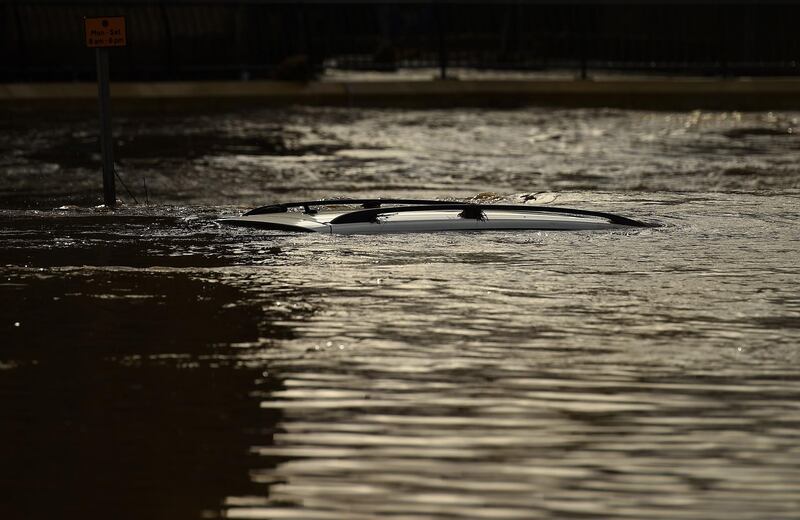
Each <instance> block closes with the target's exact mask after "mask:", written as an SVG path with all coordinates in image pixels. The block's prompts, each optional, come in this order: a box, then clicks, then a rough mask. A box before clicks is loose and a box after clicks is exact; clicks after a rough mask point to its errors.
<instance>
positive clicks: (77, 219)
mask: <svg viewBox="0 0 800 520" xmlns="http://www.w3.org/2000/svg"><path fill="white" fill-rule="evenodd" d="M93 117H94V115H93V114H88V115H87V117H86V118H82V117H81V116H75V115H73V116H59V117H56V118H54V119H45V118H44V117H43V116H42V114H12V115H10V116H9V117H8V118H6V119H5V120H4V121H2V122H0V151H2V153H1V154H0V206H2V207H3V208H4V209H3V210H0V240H2V248H0V266H2V267H0V332H2V338H3V339H2V341H0V344H1V345H2V346H1V347H0V404H1V405H2V410H3V422H2V426H1V428H2V429H0V490H2V495H3V496H2V497H1V498H2V499H0V514H1V515H2V516H3V518H53V517H65V518H66V517H68V518H170V519H174V518H213V517H218V516H225V515H227V516H230V517H236V518H244V517H247V518H274V519H284V518H292V519H294V518H314V519H317V518H319V519H328V518H332V519H351V518H352V519H360V518H393V519H410V518H413V519H424V518H436V519H453V518H463V519H475V518H498V519H512V518H514V519H516V518H523V519H529V518H665V519H667V518H668V519H674V518H692V519H717V518H719V519H723V518H724V519H765V518H770V519H781V518H786V519H789V518H792V519H794V518H797V517H798V511H800V405H798V403H800V368H799V366H800V365H799V364H798V362H800V348H799V347H798V340H799V339H800V296H799V295H800V291H798V275H799V274H800V267H798V265H799V264H800V262H798V258H799V257H800V255H798V249H800V248H799V247H798V244H799V243H800V242H798V241H799V240H800V227H799V226H798V224H799V223H800V210H798V206H797V200H798V194H800V189H799V188H800V176H799V175H798V173H799V172H798V170H800V167H798V164H797V156H798V150H800V136H798V134H797V133H795V132H796V131H798V126H797V125H798V118H800V114H794V113H743V114H739V113H700V112H697V113H651V112H629V111H617V110H544V109H527V110H518V111H490V110H453V111H399V110H372V111H348V110H341V109H335V110H334V109H299V108H298V109H291V110H283V111H269V110H262V111H241V112H229V113H214V114H207V115H197V114H193V115H176V114H162V115H158V116H156V115H150V116H140V117H118V119H117V123H118V134H119V137H118V147H117V156H118V158H119V170H120V173H121V176H122V178H123V180H124V181H125V182H126V184H128V185H129V187H130V188H131V190H132V191H133V192H134V195H136V197H137V198H138V199H140V202H142V201H143V199H144V189H143V184H144V180H145V179H146V182H147V186H148V199H149V202H150V203H151V205H149V206H145V205H144V204H140V205H135V204H133V203H132V202H131V199H130V198H129V197H128V196H127V195H126V193H125V191H124V189H122V187H120V186H118V189H119V192H120V197H121V198H123V199H125V200H126V204H125V205H123V206H122V207H121V208H120V209H119V210H118V211H115V212H108V211H105V210H103V209H93V206H95V205H97V204H99V193H98V180H99V173H98V166H97V160H98V156H97V154H96V151H95V144H94V141H93V134H92V132H93V130H94V119H93ZM487 192H488V193H493V194H496V195H484V196H487V197H492V196H497V197H502V198H503V199H504V200H508V201H518V200H519V197H520V196H521V195H523V194H526V193H538V196H537V201H538V202H539V203H542V204H559V205H566V206H576V207H585V208H592V209H599V210H608V211H615V212H619V213H621V214H624V215H626V216H631V217H634V218H639V219H642V220H645V221H649V222H653V223H659V224H662V226H661V227H658V228H653V229H646V230H637V231H633V232H625V233H622V232H612V233H591V232H578V233H535V232H534V233H522V234H514V233H483V234H478V233H460V234H459V233H447V234H425V235H396V236H368V237H358V236H349V237H337V236H322V235H312V236H308V235H302V236H293V235H286V234H277V233H270V232H257V231H253V230H236V229H227V228H225V229H221V228H219V227H218V226H217V225H216V224H215V223H214V222H213V219H214V218H215V217H217V216H219V215H221V214H233V213H236V212H238V211H240V210H241V209H242V208H245V207H248V206H251V205H254V204H260V203H265V202H270V201H274V200H290V199H297V198H307V197H318V196H320V197H321V196H326V197H327V196H336V195H358V196H362V195H363V196H373V195H375V196H378V195H382V196H395V195H403V196H406V195H411V196H425V197H469V196H476V195H478V194H480V193H487ZM57 208H60V209H57Z"/></svg>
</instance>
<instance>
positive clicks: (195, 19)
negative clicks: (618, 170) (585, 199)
mask: <svg viewBox="0 0 800 520" xmlns="http://www.w3.org/2000/svg"><path fill="white" fill-rule="evenodd" d="M95 15H125V16H126V17H127V28H128V42H129V44H128V47H126V48H124V49H116V50H114V51H113V57H112V60H113V67H112V76H113V77H114V78H115V79H128V80H164V79H232V78H238V79H248V78H274V79H288V80H303V79H310V78H312V77H314V76H315V75H318V74H319V73H321V72H322V71H323V70H325V69H333V68H336V69H356V70H383V71H392V70H396V69H397V68H403V67H433V68H437V69H441V68H443V67H469V68H475V69H497V70H503V69H505V70H528V71H549V70H559V69H561V70H563V69H567V70H575V71H576V73H578V74H580V73H583V74H586V73H587V71H588V73H589V74H591V72H592V71H630V72H637V73H641V72H646V73H658V74H662V73H672V74H703V75H720V76H733V75H797V74H798V73H800V68H799V67H798V62H800V5H795V4H793V3H772V4H764V3H762V2H739V3H726V4H720V3H703V4H696V3H674V4H661V3H653V2H644V1H642V2H632V3H630V2H629V3H625V4H613V3H604V2H592V3H548V2H502V3H497V2H484V3H478V2H467V3H452V2H446V3H445V2H420V3H409V2H397V3H391V2H356V3H338V2H328V3H309V2H302V3H281V2H268V1H258V0H250V1H247V0H237V1H217V2H212V1H187V0H173V1H163V2H152V1H151V2H147V1H127V2H122V3H114V2H99V1H94V2H92V1H83V2H70V1H64V0H61V1H55V0H52V1H49V2H48V1H26V2H22V1H19V2H4V3H0V80H2V81H64V80H67V81H70V80H91V79H93V78H94V54H93V52H92V51H91V50H89V49H86V48H85V47H84V40H83V21H82V18H83V17H84V16H95Z"/></svg>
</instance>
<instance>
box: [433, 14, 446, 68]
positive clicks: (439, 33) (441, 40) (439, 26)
mask: <svg viewBox="0 0 800 520" xmlns="http://www.w3.org/2000/svg"><path fill="white" fill-rule="evenodd" d="M433 16H434V20H435V22H436V37H437V40H438V51H439V52H438V54H439V79H447V43H446V41H445V27H444V19H443V15H442V5H441V3H440V2H438V1H437V0H433Z"/></svg>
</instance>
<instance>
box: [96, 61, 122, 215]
mask: <svg viewBox="0 0 800 520" xmlns="http://www.w3.org/2000/svg"><path fill="white" fill-rule="evenodd" d="M95 51H96V56H97V94H98V97H99V99H100V150H101V154H102V156H103V200H104V201H105V205H106V206H108V207H110V208H113V207H114V206H115V205H116V204H117V194H116V188H115V186H114V143H113V141H112V140H111V110H110V102H109V94H110V88H109V85H108V49H106V48H102V47H98V48H97V49H95Z"/></svg>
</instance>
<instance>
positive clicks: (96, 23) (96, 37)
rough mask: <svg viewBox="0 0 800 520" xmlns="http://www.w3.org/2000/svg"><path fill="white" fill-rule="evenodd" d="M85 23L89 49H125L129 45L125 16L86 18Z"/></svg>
mask: <svg viewBox="0 0 800 520" xmlns="http://www.w3.org/2000/svg"><path fill="white" fill-rule="evenodd" d="M83 21H84V23H85V27H86V46H87V47H125V45H127V44H128V40H127V36H126V35H125V17H124V16H102V17H99V18H84V19H83Z"/></svg>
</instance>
